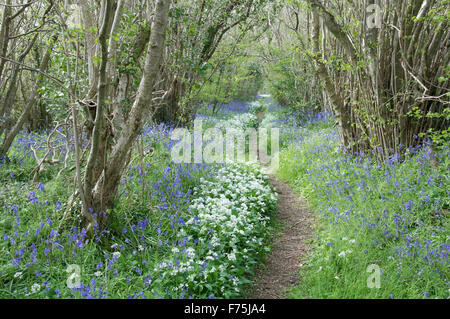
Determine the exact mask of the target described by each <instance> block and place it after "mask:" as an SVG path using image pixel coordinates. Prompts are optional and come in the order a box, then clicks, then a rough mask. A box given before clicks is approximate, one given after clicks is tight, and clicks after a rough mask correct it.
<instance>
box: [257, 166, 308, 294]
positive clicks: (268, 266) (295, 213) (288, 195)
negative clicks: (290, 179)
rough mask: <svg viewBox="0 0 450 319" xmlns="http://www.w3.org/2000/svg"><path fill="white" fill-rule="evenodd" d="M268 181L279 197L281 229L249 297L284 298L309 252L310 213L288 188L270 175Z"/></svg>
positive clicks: (297, 196)
mask: <svg viewBox="0 0 450 319" xmlns="http://www.w3.org/2000/svg"><path fill="white" fill-rule="evenodd" d="M269 176H270V182H271V183H272V185H273V186H275V188H276V192H277V193H278V194H279V200H278V215H277V219H278V220H279V221H280V223H281V226H282V230H281V233H280V234H278V235H276V237H275V238H274V241H273V243H272V251H271V253H270V254H269V255H268V256H266V260H265V263H264V267H263V268H261V269H258V270H257V272H256V275H255V284H254V287H253V290H252V292H251V293H250V296H249V298H252V299H284V298H285V296H284V293H285V292H286V291H287V290H288V289H289V288H290V287H292V286H294V285H296V284H298V282H299V280H300V277H299V269H300V267H301V263H302V262H303V261H304V260H305V258H306V256H307V255H308V252H309V251H310V239H311V238H312V237H313V221H314V218H313V214H312V213H311V212H310V211H309V210H308V209H307V208H306V203H305V202H304V200H303V199H302V198H301V197H300V196H299V195H297V194H295V193H294V191H293V190H292V188H291V187H290V186H289V185H288V184H286V183H284V182H282V181H280V180H279V179H278V178H276V177H275V176H274V175H273V174H270V175H269Z"/></svg>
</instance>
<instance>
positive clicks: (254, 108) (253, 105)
mask: <svg viewBox="0 0 450 319" xmlns="http://www.w3.org/2000/svg"><path fill="white" fill-rule="evenodd" d="M262 111H264V105H263V103H262V102H261V101H259V100H255V101H253V102H250V103H249V104H248V112H249V113H251V114H258V113H259V112H262Z"/></svg>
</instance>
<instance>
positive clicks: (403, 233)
mask: <svg viewBox="0 0 450 319" xmlns="http://www.w3.org/2000/svg"><path fill="white" fill-rule="evenodd" d="M284 121H286V122H289V120H284ZM330 124H331V123H330ZM283 130H285V133H284V134H285V136H286V135H287V136H293V135H295V133H294V134H293V133H292V132H295V131H297V138H296V139H292V140H291V143H289V145H287V146H286V147H285V148H284V150H283V152H282V153H281V156H280V170H279V172H278V175H279V176H280V177H281V178H282V179H284V180H286V181H288V182H289V183H290V184H291V185H293V186H294V187H295V188H296V189H297V190H298V191H299V192H301V193H302V194H303V195H304V196H305V197H306V198H307V199H308V203H309V204H310V206H311V208H312V209H313V210H314V211H316V212H318V223H319V226H320V227H319V228H318V231H317V233H316V235H317V236H316V240H315V244H314V248H315V249H314V253H313V254H312V255H311V257H310V259H309V261H308V264H307V265H306V266H305V267H303V268H302V272H303V275H302V278H303V281H302V284H301V285H300V286H298V287H297V288H295V289H294V290H293V292H292V294H291V296H292V297H312V298H331V297H333V298H390V297H392V298H425V297H427V298H447V297H448V296H449V293H450V290H449V289H450V282H449V278H450V266H449V253H450V245H449V244H450V216H449V209H450V180H449V170H450V161H449V158H450V157H449V153H450V149H449V147H448V146H446V147H443V148H442V149H441V150H440V151H439V152H437V154H435V153H434V152H432V151H431V149H430V147H429V145H427V144H425V145H422V146H419V147H416V148H410V149H408V150H406V151H405V152H404V155H402V156H400V155H399V154H395V155H393V156H392V157H391V158H390V159H389V160H387V161H386V162H384V163H380V162H377V161H376V160H375V159H373V158H371V156H369V155H370V154H369V155H368V154H348V153H346V152H344V151H343V150H342V149H341V147H340V143H339V137H338V134H337V132H336V131H335V130H334V128H332V127H331V125H328V127H326V126H324V125H315V126H314V125H313V126H308V127H299V128H298V129H295V128H293V127H292V126H288V127H286V128H283ZM282 135H283V133H282ZM435 161H437V162H438V163H439V164H438V165H437V166H436V165H433V164H432V163H433V162H435ZM371 265H372V266H371ZM369 266H371V267H374V268H370V267H369ZM368 267H369V268H368ZM368 269H378V271H379V274H380V285H379V287H373V286H371V285H370V284H368V283H367V282H368V280H369V281H370V280H371V278H373V277H370V278H369V276H370V275H372V273H371V271H372V270H370V271H368Z"/></svg>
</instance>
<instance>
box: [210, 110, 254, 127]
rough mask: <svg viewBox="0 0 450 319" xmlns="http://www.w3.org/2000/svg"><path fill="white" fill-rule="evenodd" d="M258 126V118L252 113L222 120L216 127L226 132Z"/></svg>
mask: <svg viewBox="0 0 450 319" xmlns="http://www.w3.org/2000/svg"><path fill="white" fill-rule="evenodd" d="M257 125H258V118H257V117H256V115H254V114H251V113H243V114H237V115H235V116H233V117H231V118H230V119H228V120H220V121H218V122H217V124H216V127H217V128H219V129H222V130H224V131H226V129H231V128H233V129H243V130H245V129H247V128H249V127H253V128H256V127H257Z"/></svg>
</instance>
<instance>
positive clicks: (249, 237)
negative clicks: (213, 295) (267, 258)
mask: <svg viewBox="0 0 450 319" xmlns="http://www.w3.org/2000/svg"><path fill="white" fill-rule="evenodd" d="M201 182H202V184H201V185H200V186H199V187H196V188H195V189H194V194H195V196H194V197H195V199H194V200H193V202H192V203H191V205H190V207H189V209H188V211H189V213H190V218H189V220H188V221H187V222H186V227H184V228H183V229H181V230H180V231H179V233H178V237H179V238H180V239H182V238H188V242H187V245H186V247H184V248H183V249H181V248H178V247H174V248H173V249H172V253H173V256H172V258H171V259H170V260H166V261H164V262H161V263H160V264H159V265H158V266H157V267H156V268H155V269H154V271H156V272H159V273H162V275H163V276H164V277H165V276H176V275H181V277H180V278H182V280H184V282H186V280H187V281H188V283H191V284H192V285H194V286H203V287H208V286H215V287H216V288H217V289H219V290H220V291H221V292H222V293H223V292H224V291H225V289H227V290H228V291H230V290H232V291H233V293H238V292H239V289H238V288H237V285H238V283H239V278H237V276H236V273H237V271H236V270H237V268H238V267H241V268H242V267H243V266H242V265H243V264H245V267H249V266H248V265H246V262H245V261H246V260H247V258H249V256H251V255H256V254H257V253H258V252H259V251H261V250H262V246H263V245H264V236H265V232H266V230H267V227H268V226H269V225H268V223H269V220H270V216H268V215H267V214H268V213H269V211H270V210H273V209H274V207H275V205H276V201H277V195H276V194H275V193H274V192H273V190H272V189H271V186H270V184H269V182H268V178H267V176H265V175H263V174H262V173H261V171H260V170H258V169H256V167H252V168H250V167H248V166H244V165H239V164H230V165H227V166H224V167H222V168H220V169H218V171H217V174H216V178H215V180H214V181H206V180H204V179H202V180H201ZM195 239H198V242H197V243H196V244H193V242H194V240H195ZM217 278H219V279H217ZM180 280H181V279H180ZM224 285H225V286H226V287H228V288H224Z"/></svg>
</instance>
